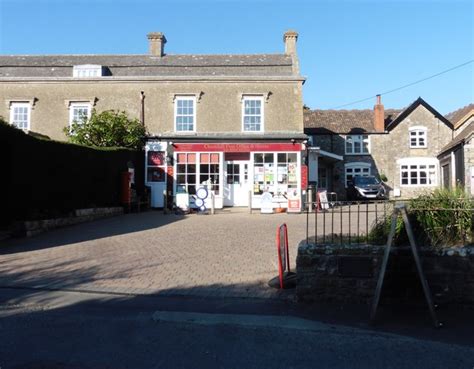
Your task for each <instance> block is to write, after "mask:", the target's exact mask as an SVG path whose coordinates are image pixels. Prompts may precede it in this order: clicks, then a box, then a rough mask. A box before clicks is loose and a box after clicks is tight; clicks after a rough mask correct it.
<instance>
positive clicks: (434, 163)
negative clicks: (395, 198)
mask: <svg viewBox="0 0 474 369" xmlns="http://www.w3.org/2000/svg"><path fill="white" fill-rule="evenodd" d="M397 164H398V168H399V171H400V187H437V186H438V183H439V161H438V159H436V158H404V159H399V160H397ZM411 166H416V168H411ZM421 166H426V168H420V167H421ZM430 166H431V167H432V168H430ZM403 167H406V168H403ZM422 171H426V184H420V183H419V181H420V178H422V177H421V176H420V172H422ZM404 172H407V173H408V175H407V180H408V183H407V184H403V183H402V178H403V173H404ZM412 172H416V173H417V176H416V178H417V182H418V183H416V184H411V173H412ZM430 173H432V174H433V177H432V178H434V181H433V183H428V182H429V179H430Z"/></svg>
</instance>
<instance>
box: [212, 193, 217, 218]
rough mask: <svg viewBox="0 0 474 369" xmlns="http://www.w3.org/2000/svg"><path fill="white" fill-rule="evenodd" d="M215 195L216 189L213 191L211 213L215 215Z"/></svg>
mask: <svg viewBox="0 0 474 369" xmlns="http://www.w3.org/2000/svg"><path fill="white" fill-rule="evenodd" d="M215 198H216V197H215V195H214V191H211V215H214V214H215V213H216V209H215Z"/></svg>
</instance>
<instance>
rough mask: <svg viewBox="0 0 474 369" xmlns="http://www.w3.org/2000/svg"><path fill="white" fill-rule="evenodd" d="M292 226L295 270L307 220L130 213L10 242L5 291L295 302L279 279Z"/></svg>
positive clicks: (0, 281) (1, 260)
mask: <svg viewBox="0 0 474 369" xmlns="http://www.w3.org/2000/svg"><path fill="white" fill-rule="evenodd" d="M281 223H287V224H288V232H289V245H290V260H291V265H292V267H293V268H294V265H295V260H296V250H297V246H298V243H299V242H300V241H301V240H302V239H304V238H305V237H306V215H305V214H286V213H283V214H268V215H263V214H259V213H253V214H248V212H247V211H245V210H244V209H241V210H239V209H232V210H223V211H221V212H220V213H218V214H216V215H196V214H193V215H188V216H179V215H175V214H169V215H164V214H163V213H162V212H161V211H149V212H144V213H139V214H127V215H123V216H118V217H114V218H109V219H103V220H99V221H95V222H92V223H86V224H81V225H77V226H73V227H68V228H63V229H59V230H55V231H52V232H49V233H45V234H42V235H39V236H37V237H34V238H29V239H27V238H23V239H14V240H9V241H4V242H3V245H2V246H1V247H0V286H17V287H41V288H57V289H71V290H85V291H104V292H116V293H131V294H156V293H158V294H164V295H193V296H203V297H208V296H209V297H214V296H215V297H256V298H284V299H288V298H289V299H291V298H292V297H293V291H285V292H283V293H282V292H281V291H277V290H274V289H272V288H270V287H268V286H267V282H268V281H269V280H270V279H271V278H273V277H275V276H276V275H277V273H278V272H277V271H278V268H277V256H276V246H275V233H276V229H277V226H278V225H280V224H281Z"/></svg>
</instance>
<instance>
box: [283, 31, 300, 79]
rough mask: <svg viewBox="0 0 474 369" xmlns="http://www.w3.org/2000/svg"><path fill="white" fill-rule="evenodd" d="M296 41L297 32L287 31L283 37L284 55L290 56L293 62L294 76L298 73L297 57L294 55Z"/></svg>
mask: <svg viewBox="0 0 474 369" xmlns="http://www.w3.org/2000/svg"><path fill="white" fill-rule="evenodd" d="M297 40H298V32H296V31H293V30H288V31H286V32H285V34H284V35H283V42H284V43H285V54H287V55H291V59H292V60H293V72H294V73H295V74H299V73H300V66H299V61H298V55H297V53H296V41H297Z"/></svg>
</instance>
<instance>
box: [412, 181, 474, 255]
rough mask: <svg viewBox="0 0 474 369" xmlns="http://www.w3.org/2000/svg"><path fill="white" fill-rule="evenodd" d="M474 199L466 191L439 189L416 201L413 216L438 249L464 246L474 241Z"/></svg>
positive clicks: (460, 189) (413, 205)
mask: <svg viewBox="0 0 474 369" xmlns="http://www.w3.org/2000/svg"><path fill="white" fill-rule="evenodd" d="M473 209H474V200H473V199H472V198H471V197H470V196H469V195H468V194H467V193H466V192H465V191H464V189H463V188H460V187H458V188H455V189H453V190H449V189H437V190H435V191H434V192H433V193H432V194H430V195H423V196H420V197H418V198H416V199H413V200H412V201H411V203H410V213H412V214H413V215H414V216H415V218H416V220H417V222H418V223H419V225H420V226H421V228H422V229H423V231H424V233H425V234H426V235H427V237H428V239H429V241H430V245H431V246H432V247H435V248H443V247H450V246H457V245H463V244H466V243H470V242H472V241H473V235H474V222H473V218H474V211H473Z"/></svg>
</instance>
